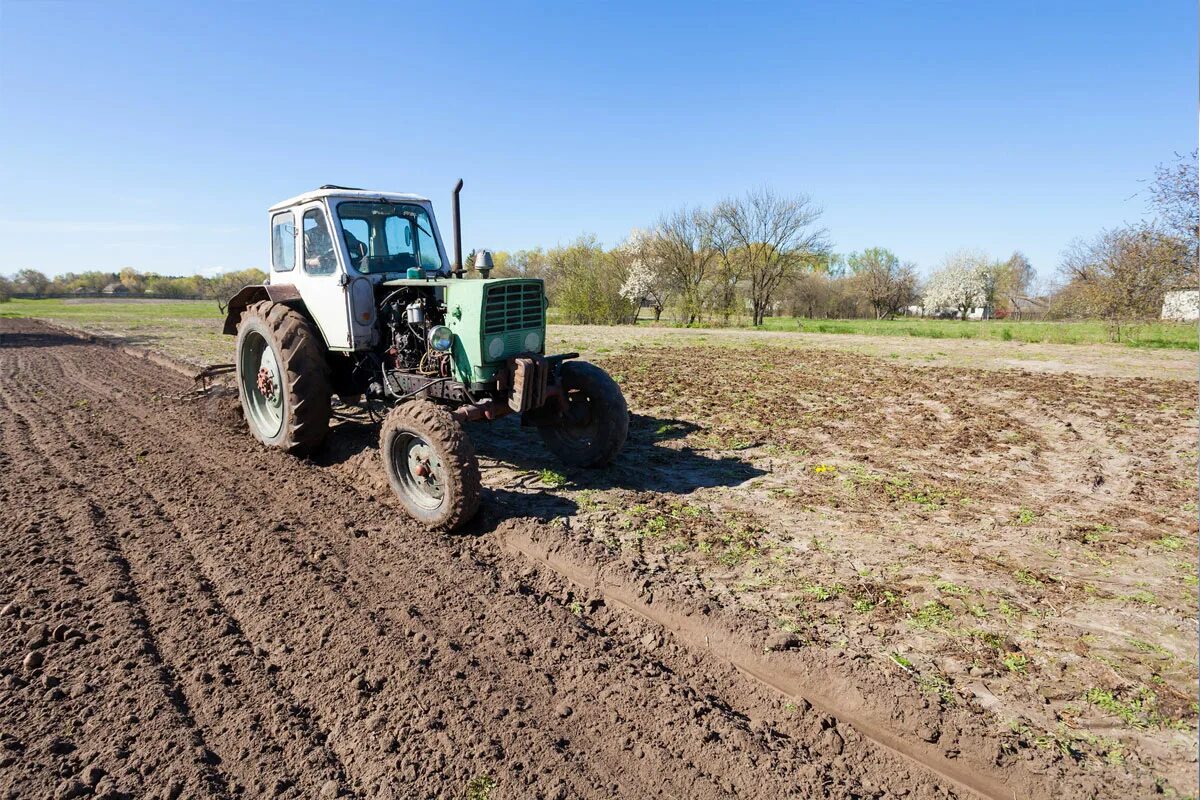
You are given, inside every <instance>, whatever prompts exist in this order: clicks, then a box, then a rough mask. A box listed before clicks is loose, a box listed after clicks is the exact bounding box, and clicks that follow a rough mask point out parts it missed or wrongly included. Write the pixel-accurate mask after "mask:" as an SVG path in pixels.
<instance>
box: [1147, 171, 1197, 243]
mask: <svg viewBox="0 0 1200 800" xmlns="http://www.w3.org/2000/svg"><path fill="white" fill-rule="evenodd" d="M1198 154H1200V151H1196V150H1193V151H1192V152H1191V153H1189V154H1188V155H1186V156H1181V155H1178V154H1177V155H1176V156H1175V163H1174V164H1171V165H1166V164H1160V165H1159V167H1158V169H1156V170H1155V171H1154V182H1153V183H1152V184H1150V205H1151V206H1152V207H1153V208H1154V210H1155V211H1157V212H1158V215H1159V217H1160V218H1161V219H1162V221H1163V223H1164V224H1165V225H1166V226H1167V229H1168V230H1170V231H1171V232H1172V233H1174V234H1175V235H1176V236H1179V237H1180V238H1181V239H1184V240H1185V241H1187V242H1189V243H1190V249H1191V250H1192V253H1193V258H1195V252H1196V248H1197V246H1198V245H1200V186H1198V185H1197V180H1198V176H1197V163H1196V161H1197V156H1198Z"/></svg>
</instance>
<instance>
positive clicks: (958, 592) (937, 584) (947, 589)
mask: <svg viewBox="0 0 1200 800" xmlns="http://www.w3.org/2000/svg"><path fill="white" fill-rule="evenodd" d="M933 586H934V588H935V589H937V590H938V591H939V592H941V593H942V594H949V595H954V596H956V597H961V596H963V595H965V594H969V593H970V591H971V590H970V589H967V588H964V587H962V586H959V585H957V584H954V583H951V582H950V581H944V580H941V579H940V578H938V579H936V580H934V582H933Z"/></svg>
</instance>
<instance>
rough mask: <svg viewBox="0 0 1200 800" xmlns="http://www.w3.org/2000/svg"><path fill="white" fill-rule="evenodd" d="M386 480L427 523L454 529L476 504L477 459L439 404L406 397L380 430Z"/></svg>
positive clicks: (408, 508)
mask: <svg viewBox="0 0 1200 800" xmlns="http://www.w3.org/2000/svg"><path fill="white" fill-rule="evenodd" d="M379 452H380V455H381V456H383V468H384V470H385V471H386V472H387V476H388V483H390V484H391V486H392V491H393V492H395V493H396V497H398V498H399V499H400V503H401V504H402V505H403V506H404V510H405V511H407V512H408V513H409V515H410V516H412V517H413V518H414V519H416V520H417V521H418V522H421V523H423V524H425V525H426V526H428V527H430V528H441V529H444V530H454V529H455V528H457V527H459V526H460V525H462V524H463V523H464V522H466V521H467V520H469V519H471V517H473V516H474V515H475V512H476V511H478V510H479V495H480V491H481V490H480V482H479V461H478V460H477V459H476V457H475V447H474V445H472V444H471V440H470V439H469V438H467V434H466V432H465V431H464V430H463V428H462V425H461V424H460V423H459V422H458V420H456V419H455V418H454V417H453V416H451V414H450V412H449V411H448V410H447V409H445V408H443V407H442V406H439V405H437V404H436V403H432V402H430V401H428V400H409V401H408V402H406V403H401V404H400V405H399V406H397V407H396V408H393V409H392V410H391V411H389V412H388V415H387V418H386V419H385V420H384V421H383V429H382V430H381V431H380V435H379Z"/></svg>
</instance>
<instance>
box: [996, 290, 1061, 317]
mask: <svg viewBox="0 0 1200 800" xmlns="http://www.w3.org/2000/svg"><path fill="white" fill-rule="evenodd" d="M1049 310H1050V300H1049V298H1046V297H1024V296H1020V295H1018V296H1017V297H1014V298H1012V308H1010V309H1008V310H1007V313H1006V314H1005V316H1007V317H1008V318H1009V319H1041V318H1042V317H1044V316H1046V313H1047V312H1048V311H1049ZM997 316H999V315H997Z"/></svg>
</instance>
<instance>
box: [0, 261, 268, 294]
mask: <svg viewBox="0 0 1200 800" xmlns="http://www.w3.org/2000/svg"><path fill="white" fill-rule="evenodd" d="M266 279H267V273H265V272H263V271H262V270H260V269H243V270H238V271H236V272H226V273H222V274H220V275H214V276H213V277H211V278H207V277H203V276H201V275H184V276H170V275H159V274H157V273H153V272H146V273H143V272H138V271H137V270H135V269H133V268H132V267H126V268H124V269H122V270H121V271H120V272H99V271H91V272H78V273H77V272H68V273H66V274H63V275H58V276H56V277H54V278H52V279H51V278H47V277H46V276H45V275H43V274H42V273H40V272H38V271H37V270H32V269H26V270H21V271H20V272H18V273H17V274H16V275H15V276H14V278H13V279H12V280H8V279H5V278H2V277H0V302H4V300H5V295H6V294H7V295H13V294H23V295H33V296H35V297H55V296H58V297H61V296H70V297H78V296H87V295H98V294H101V293H103V292H104V290H105V289H106V288H111V289H113V291H112V292H110V293H111V294H113V295H114V296H115V297H141V296H146V297H159V298H168V299H197V298H204V299H212V300H221V301H225V300H228V299H229V298H230V297H232V296H233V295H234V294H235V293H237V291H238V290H239V289H241V288H242V287H243V286H249V285H251V284H256V283H262V282H264V281H265V280H266ZM116 287H120V288H119V289H118V288H116ZM6 289H7V291H6Z"/></svg>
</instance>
